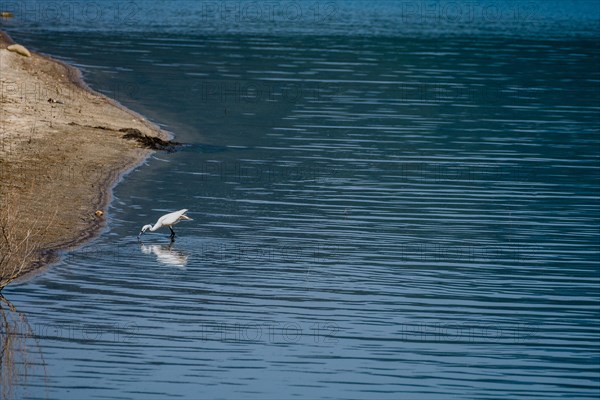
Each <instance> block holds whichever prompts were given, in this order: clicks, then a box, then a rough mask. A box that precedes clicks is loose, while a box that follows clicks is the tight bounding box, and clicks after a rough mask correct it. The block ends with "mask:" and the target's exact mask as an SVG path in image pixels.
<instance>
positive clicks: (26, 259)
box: [0, 195, 56, 290]
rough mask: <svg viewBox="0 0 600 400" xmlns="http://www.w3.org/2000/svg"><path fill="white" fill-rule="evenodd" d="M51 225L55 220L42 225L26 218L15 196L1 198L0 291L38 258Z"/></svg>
mask: <svg viewBox="0 0 600 400" xmlns="http://www.w3.org/2000/svg"><path fill="white" fill-rule="evenodd" d="M54 215H56V213H55V214H54ZM53 222H54V217H53V218H51V219H50V222H48V219H46V218H45V219H44V220H43V222H42V219H38V218H31V216H27V215H25V214H24V211H23V210H22V209H20V207H19V201H18V199H17V198H15V196H11V195H5V196H2V197H0V290H2V289H3V288H4V287H5V286H6V285H8V284H9V283H10V282H12V281H13V280H15V279H17V278H18V277H19V276H21V275H23V274H24V273H26V272H28V270H29V269H31V268H32V266H34V265H36V263H37V262H38V260H40V259H41V256H42V254H41V251H42V248H41V244H42V243H45V238H46V236H47V233H48V230H49V229H50V227H51V226H52V224H53ZM24 223H25V224H26V225H23V224H24Z"/></svg>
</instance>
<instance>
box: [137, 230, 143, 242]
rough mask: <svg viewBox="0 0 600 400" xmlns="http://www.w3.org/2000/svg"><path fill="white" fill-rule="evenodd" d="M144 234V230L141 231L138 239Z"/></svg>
mask: <svg viewBox="0 0 600 400" xmlns="http://www.w3.org/2000/svg"><path fill="white" fill-rule="evenodd" d="M143 234H144V231H142V232H140V233H139V235H138V236H137V238H138V240H140V238H141V237H142V235H143Z"/></svg>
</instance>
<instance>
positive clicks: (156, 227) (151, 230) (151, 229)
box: [150, 224, 160, 232]
mask: <svg viewBox="0 0 600 400" xmlns="http://www.w3.org/2000/svg"><path fill="white" fill-rule="evenodd" d="M158 228H160V226H159V225H158V224H154V226H153V227H152V228H150V232H154V231H155V230H157V229H158Z"/></svg>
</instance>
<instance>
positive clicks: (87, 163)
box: [0, 32, 167, 290]
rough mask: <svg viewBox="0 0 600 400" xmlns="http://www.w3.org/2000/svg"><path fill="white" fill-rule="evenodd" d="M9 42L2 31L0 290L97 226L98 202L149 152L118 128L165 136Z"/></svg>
mask: <svg viewBox="0 0 600 400" xmlns="http://www.w3.org/2000/svg"><path fill="white" fill-rule="evenodd" d="M10 44H12V42H11V40H10V38H9V37H8V36H6V35H5V34H3V33H1V32H0V290H1V288H2V287H4V286H5V285H6V284H8V283H10V282H11V281H13V280H14V279H16V278H18V277H20V276H22V275H24V274H27V273H29V272H31V271H33V270H35V269H36V268H39V267H41V266H44V265H46V264H47V263H48V262H50V261H52V260H53V259H54V258H55V257H56V251H57V250H60V249H62V248H66V247H70V246H74V245H76V244H79V243H82V242H84V241H86V240H88V239H90V238H92V237H93V236H94V235H96V234H98V233H99V231H100V229H101V228H102V226H103V224H104V218H105V217H106V214H105V215H104V216H100V217H99V216H97V215H96V211H97V210H104V209H105V208H106V205H107V203H108V201H109V197H110V192H111V188H112V186H113V185H114V183H115V182H116V180H117V179H118V178H119V176H120V175H121V174H122V173H124V172H125V171H127V170H129V169H131V168H132V167H134V166H136V165H137V164H139V163H140V162H141V161H142V160H143V159H144V158H145V157H146V156H147V155H148V153H149V152H150V150H148V149H144V148H141V147H140V146H139V145H138V144H137V143H136V142H135V141H130V140H126V139H124V138H123V132H120V131H119V130H120V129H126V128H133V129H137V130H139V131H141V132H142V133H143V134H146V135H148V136H157V137H161V138H165V139H166V138H167V134H166V133H165V132H162V131H161V130H160V129H159V128H158V127H156V126H155V125H153V124H151V123H149V122H148V121H146V120H144V119H143V118H142V117H141V116H140V115H138V114H135V113H134V112H132V111H130V110H127V109H125V108H123V107H121V106H119V105H118V104H116V103H115V102H114V101H112V100H110V99H108V98H107V97H105V96H103V95H101V94H99V93H96V92H93V91H91V90H90V89H89V88H87V87H86V86H85V84H83V82H82V81H81V78H80V73H79V71H78V70H77V69H75V68H73V67H70V66H67V65H65V64H64V63H61V62H58V61H56V60H52V59H50V58H48V57H45V56H42V55H39V54H36V53H32V56H31V57H26V56H23V55H20V54H17V53H15V52H11V51H8V50H7V49H6V47H7V46H8V45H10Z"/></svg>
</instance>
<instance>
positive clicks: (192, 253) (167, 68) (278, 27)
mask: <svg viewBox="0 0 600 400" xmlns="http://www.w3.org/2000/svg"><path fill="white" fill-rule="evenodd" d="M0 4H1V5H5V4H6V3H5V2H2V3H0ZM13 4H16V7H17V11H20V12H21V15H25V17H24V18H23V17H20V18H19V17H17V18H15V19H13V20H10V21H3V22H2V26H4V28H5V29H7V30H8V32H9V33H10V34H11V35H12V36H13V38H14V39H15V40H17V41H18V42H21V43H23V44H25V45H26V46H28V47H30V48H32V49H34V50H35V49H38V50H40V51H43V52H46V53H49V54H52V55H54V56H56V57H58V58H60V59H62V60H65V61H68V62H70V63H73V64H75V65H77V66H78V67H79V68H81V69H82V70H83V72H84V76H85V79H86V81H87V82H88V83H89V84H90V85H91V86H92V87H93V88H95V89H97V90H99V91H101V92H103V93H106V94H108V95H110V96H112V97H114V98H116V99H117V100H119V101H120V102H121V103H123V104H125V105H127V106H128V107H130V108H132V109H134V110H135V111H138V112H140V113H142V114H144V115H146V116H148V117H149V118H150V119H152V120H153V121H155V122H156V123H158V124H160V125H161V126H163V127H164V128H165V129H167V130H169V131H171V132H173V133H174V134H175V136H176V139H177V140H179V141H181V142H184V143H186V146H185V147H184V148H183V149H182V150H181V151H179V152H176V153H172V154H166V153H156V154H154V156H152V157H151V158H150V159H148V161H147V162H146V164H145V165H143V166H141V167H140V168H137V169H136V170H134V171H133V172H131V173H130V174H129V175H127V176H126V178H125V179H124V180H123V181H122V182H121V183H120V184H119V185H118V186H117V187H116V188H115V190H114V200H113V202H112V203H111V205H110V208H109V210H108V213H107V215H108V227H107V229H106V230H105V231H104V233H103V234H102V235H101V236H100V237H98V238H97V239H95V240H94V241H92V242H90V243H89V244H87V245H86V246H84V247H81V248H77V249H71V250H70V251H66V252H65V253H64V255H63V257H62V259H61V261H60V262H59V263H58V264H57V265H54V266H53V267H52V268H50V269H49V270H47V271H46V272H44V273H42V274H40V275H39V276H37V277H36V278H35V279H33V280H31V281H29V282H26V283H23V284H19V285H11V286H9V287H7V288H6V289H5V290H4V291H3V295H4V296H5V298H6V299H5V301H4V302H3V303H0V308H1V312H2V321H3V328H2V330H0V333H1V334H2V336H1V338H2V346H3V353H2V355H1V356H0V358H1V361H2V362H1V368H2V382H1V384H2V390H1V391H0V392H2V395H3V397H5V398H23V399H40V398H52V399H81V398H103V399H119V398H135V399H164V398H167V397H179V398H211V399H212V398H223V399H229V398H256V399H269V398H273V399H283V398H285V399H287V398H311V399H312V398H315V399H316V398H321V399H339V398H344V399H366V398H376V399H384V398H389V399H398V398H406V399H452V398H457V399H458V398H460V399H464V398H472V399H475V398H477V399H505V398H510V399H519V398H540V399H550V398H568V399H576V398H577V399H594V398H597V397H598V396H599V395H600V386H599V385H600V344H599V343H600V342H599V337H600V326H599V324H598V318H599V317H600V257H599V254H600V249H599V243H600V231H599V228H598V226H599V224H600V203H599V198H598V196H599V193H600V156H599V151H598V149H599V148H600V147H599V146H600V137H599V135H598V132H599V130H600V123H599V122H598V121H599V119H598V112H599V109H600V105H599V102H598V98H599V97H598V95H599V93H600V92H599V89H600V70H599V69H598V66H599V65H600V49H599V46H598V43H599V42H598V38H599V36H600V30H599V28H598V27H599V18H598V15H599V14H598V11H599V8H598V5H597V4H596V3H595V2H586V1H573V2H556V1H554V2H553V1H548V2H541V1H532V2H527V3H525V2H510V1H507V2H480V3H476V4H475V3H472V2H464V1H463V2H437V3H433V2H419V1H415V2H401V1H398V2H393V1H380V2H368V1H349V2H341V1H340V2H329V1H321V2H319V1H317V2H237V1H222V2H215V1H211V2H208V1H206V2H205V1H198V2H191V1H181V2H177V1H147V2H142V1H139V2H111V1H107V2H101V3H100V2H99V3H91V2H77V3H76V2H54V3H53V2H35V1H30V2H27V3H21V2H14V3H13ZM99 4H101V5H102V6H99ZM50 5H54V7H55V8H54V9H51V8H49V7H50ZM18 7H21V8H18ZM52 13H54V14H52ZM73 176H74V179H76V171H75V172H74V174H73ZM181 208H189V209H190V212H189V215H190V216H191V217H192V218H193V219H194V221H193V222H186V223H181V224H180V225H177V227H176V228H175V230H176V232H177V234H178V237H177V239H176V241H175V242H174V243H172V244H170V242H169V239H168V231H159V232H158V233H149V234H147V235H145V236H144V238H143V242H142V243H138V242H137V240H136V237H135V236H136V235H137V233H138V232H139V229H140V227H141V226H142V225H144V224H147V223H153V222H154V221H156V219H157V218H158V217H159V216H160V215H162V214H164V213H166V212H168V211H172V210H177V209H181Z"/></svg>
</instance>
